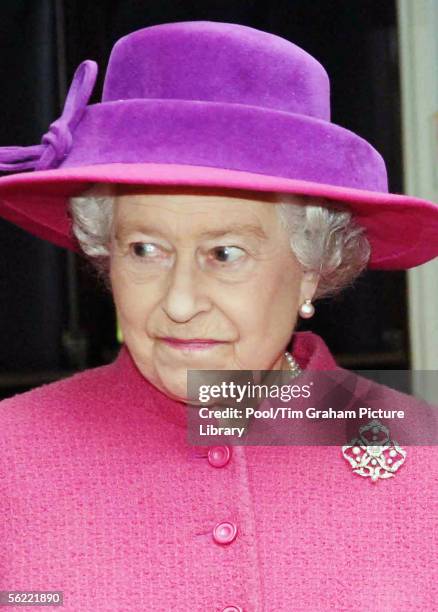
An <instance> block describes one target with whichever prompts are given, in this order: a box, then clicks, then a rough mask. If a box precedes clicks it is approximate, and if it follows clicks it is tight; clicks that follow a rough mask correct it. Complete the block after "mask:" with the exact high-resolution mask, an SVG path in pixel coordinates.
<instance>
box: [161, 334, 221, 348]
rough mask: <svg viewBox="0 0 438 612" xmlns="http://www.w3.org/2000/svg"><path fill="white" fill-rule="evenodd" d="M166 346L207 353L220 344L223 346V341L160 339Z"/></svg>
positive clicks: (208, 339) (209, 339)
mask: <svg viewBox="0 0 438 612" xmlns="http://www.w3.org/2000/svg"><path fill="white" fill-rule="evenodd" d="M159 340H160V341H161V342H163V343H164V344H165V345H166V346H168V347H169V348H172V349H176V350H179V351H187V350H188V351H206V350H209V349H212V348H214V347H216V346H219V345H220V344H223V342H222V341H221V340H213V339H211V338H188V339H184V340H183V339H180V338H169V337H166V338H159Z"/></svg>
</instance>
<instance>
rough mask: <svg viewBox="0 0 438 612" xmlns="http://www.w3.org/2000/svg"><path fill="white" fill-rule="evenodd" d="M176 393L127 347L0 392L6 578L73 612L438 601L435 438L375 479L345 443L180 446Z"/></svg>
mask: <svg viewBox="0 0 438 612" xmlns="http://www.w3.org/2000/svg"><path fill="white" fill-rule="evenodd" d="M293 342H294V344H293V353H294V355H295V357H296V359H297V361H298V362H299V363H300V365H301V366H302V367H308V368H314V369H328V368H332V367H335V363H334V361H333V358H332V356H331V355H330V353H329V351H328V348H327V347H326V345H325V344H324V342H323V341H322V340H321V338H319V337H318V336H316V335H314V334H312V333H310V332H301V333H297V334H295V335H294V341H293ZM182 406H183V405H182V404H179V403H178V402H174V401H173V400H170V399H169V398H167V397H166V396H165V395H163V394H162V393H160V392H159V391H158V390H156V389H155V388H154V387H153V386H152V385H151V384H150V383H149V382H148V381H146V380H145V379H144V378H143V377H142V375H141V374H140V372H139V371H138V369H137V368H136V366H135V364H134V362H133V361H132V359H131V356H130V354H129V352H128V350H127V349H126V347H125V346H122V348H121V350H120V353H119V355H118V357H117V358H116V360H115V361H114V362H113V363H112V364H110V365H106V366H102V367H98V368H93V369H89V370H86V371H84V372H81V373H78V374H76V375H74V376H72V377H70V378H68V379H65V380H62V381H59V382H56V383H51V384H48V385H44V386H42V387H40V388H37V389H34V390H32V391H30V392H27V393H24V394H20V395H16V396H15V397H13V398H10V399H7V400H4V401H2V402H1V403H0V590H9V591H12V590H14V591H19V590H24V591H26V590H27V591H29V590H33V591H38V590H40V591H45V590H62V591H63V595H64V606H63V608H60V609H62V610H64V611H65V612H67V611H68V612H91V611H102V612H103V611H108V612H109V611H111V612H114V611H119V610H120V611H123V612H127V611H129V612H131V611H137V610H141V611H143V610H144V611H152V610H153V611H154V612H168V611H170V610H175V611H178V612H179V611H180V612H224V611H227V612H236V611H240V610H243V611H245V612H262V611H263V612H283V611H284V612H291V611H294V610H299V611H303V610H305V611H309V612H316V611H319V610H321V611H326V610H336V611H344V610H345V611H348V612H355V611H357V612H359V611H362V610H367V609H369V610H373V611H376V612H383V611H388V612H395V611H397V612H411V611H413V610H437V609H438V580H437V579H438V568H437V563H438V561H437V559H438V546H437V540H438V487H437V484H438V448H437V447H432V446H422V447H420V446H417V447H414V446H412V447H409V448H408V456H407V458H406V461H405V464H404V465H403V466H402V467H401V468H400V470H399V471H398V472H397V473H396V474H395V476H394V477H393V478H389V479H387V480H382V481H379V482H377V483H371V482H370V479H369V478H363V477H361V476H358V475H357V474H354V473H353V471H352V469H351V466H350V465H349V464H348V462H347V461H346V460H345V459H344V457H343V456H342V453H341V449H340V447H337V446H323V447H313V446H312V447H311V446H308V447H304V446H300V447H299V446H274V447H269V446H232V447H223V448H222V449H221V448H219V450H217V451H216V453H209V452H208V451H209V448H208V447H201V446H196V447H195V446H190V445H189V444H188V443H187V439H186V432H185V427H184V418H183V415H182ZM228 451H229V452H228ZM217 525H219V527H217ZM2 609H4V610H9V609H10V610H16V609H17V608H15V607H10V606H5V607H4V608H2ZM20 609H21V608H20ZM24 609H25V610H28V609H29V610H30V609H31V608H28V607H24ZM32 609H35V608H32ZM37 609H41V608H37ZM42 609H47V610H49V609H50V610H52V609H56V608H52V607H50V608H49V607H43V608H42Z"/></svg>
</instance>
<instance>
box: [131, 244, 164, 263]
mask: <svg viewBox="0 0 438 612" xmlns="http://www.w3.org/2000/svg"><path fill="white" fill-rule="evenodd" d="M130 246H131V250H132V252H133V254H134V257H135V258H136V259H147V260H157V259H162V258H163V257H165V252H164V249H163V248H162V247H161V246H160V245H158V244H154V243H153V242H134V243H133V244H131V245H130Z"/></svg>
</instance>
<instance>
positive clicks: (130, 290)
mask: <svg viewBox="0 0 438 612" xmlns="http://www.w3.org/2000/svg"><path fill="white" fill-rule="evenodd" d="M111 280H112V288H113V300H114V304H115V306H116V310H117V315H118V318H119V322H120V324H121V326H122V327H123V326H126V325H129V326H130V327H142V328H143V329H145V324H146V322H147V320H148V317H149V314H150V312H151V310H152V309H153V303H152V300H151V298H152V297H153V295H154V294H155V292H154V290H153V289H152V288H151V287H145V285H144V283H143V284H142V283H133V282H131V281H130V280H129V279H128V278H127V277H126V275H124V274H123V272H122V271H119V270H118V269H113V270H112V271H111Z"/></svg>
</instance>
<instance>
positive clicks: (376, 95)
mask: <svg viewBox="0 0 438 612" xmlns="http://www.w3.org/2000/svg"><path fill="white" fill-rule="evenodd" d="M201 19H202V20H211V21H228V22H235V23H241V24H243V25H247V26H251V27H255V28H258V29H261V30H266V31H268V32H271V33H274V34H278V35H280V36H283V37H284V38H287V39H289V40H291V41H293V42H294V43H296V44H298V45H299V46H301V47H303V48H304V49H305V50H306V51H308V52H309V53H310V54H312V55H313V56H314V57H316V59H318V60H319V61H320V62H321V63H322V64H323V65H324V66H325V68H326V69H327V71H328V74H329V76H330V80H331V101H332V120H333V121H334V122H335V123H338V124H339V125H342V126H343V127H346V128H348V129H350V130H353V131H354V132H356V133H358V134H359V135H361V136H362V137H364V138H365V139H367V140H368V141H369V142H370V143H371V144H372V145H373V146H374V147H376V149H377V150H378V151H380V153H381V154H382V155H383V157H384V158H385V160H386V162H387V167H388V174H389V179H390V180H389V184H390V190H391V191H394V192H401V191H402V170H401V145H400V140H401V139H400V131H401V127H400V90H399V75H398V70H399V68H398V49H397V29H396V14H395V2H393V1H390V0H385V2H380V1H379V0H355V2H351V0H331V1H330V2H327V0H313V1H312V2H309V0H280V1H277V2H267V1H258V2H238V1H235V2H224V1H222V2H220V3H219V2H218V3H215V2H191V3H188V2H187V3H183V2H175V1H174V0H173V1H171V2H169V1H161V2H160V3H158V2H147V1H142V0H136V1H132V0H131V1H129V0H124V1H123V2H122V1H114V2H98V1H95V2H90V1H89V0H88V1H87V2H85V1H82V0H77V1H73V0H72V1H65V2H62V1H61V0H2V3H1V5H0V36H1V38H0V40H1V55H0V83H1V88H0V104H1V112H2V122H1V130H0V146H2V145H31V144H38V143H39V142H40V140H41V137H42V135H43V134H44V133H45V132H46V131H47V128H48V126H49V124H50V123H51V122H52V121H53V120H55V119H56V118H57V117H58V116H59V115H60V112H61V109H62V106H63V102H64V97H65V93H66V90H67V88H68V85H69V84H70V82H71V79H72V76H73V73H74V71H75V69H76V68H77V66H78V65H79V63H80V62H81V61H83V60H84V59H94V60H96V61H97V62H98V64H99V77H98V82H97V84H96V87H95V90H94V93H93V97H92V98H91V100H90V103H95V102H99V101H100V96H101V91H102V85H103V79H104V75H105V71H106V65H107V62H108V58H109V55H110V52H111V48H112V46H113V45H114V43H115V42H116V40H117V39H119V38H120V37H121V36H123V35H125V34H128V33H129V32H132V31H134V30H137V29H140V28H143V27H147V26H150V25H155V24H158V23H165V22H172V21H189V20H201ZM115 329H116V322H115V315H114V307H113V303H112V299H111V296H110V295H108V294H107V293H106V292H105V290H104V288H103V286H102V284H101V283H98V282H97V281H96V277H95V275H94V274H93V272H92V270H91V269H90V268H89V266H88V265H87V264H85V262H84V260H83V259H82V258H80V257H78V256H77V255H73V254H71V253H67V252H66V251H65V250H64V249H61V248H58V247H55V246H53V245H51V244H49V243H45V242H44V241H42V240H40V239H38V238H35V237H33V236H30V235H28V234H26V233H25V232H24V231H22V230H21V229H19V228H16V227H15V226H13V225H12V224H10V223H9V222H7V221H5V220H2V219H0V338H1V341H0V397H6V396H8V395H13V394H14V393H16V392H19V391H23V390H25V389H28V388H31V387H34V386H36V385H39V384H43V383H45V382H49V381H50V380H54V379H56V378H60V377H62V376H66V375H68V374H69V373H71V372H72V371H75V370H79V369H83V368H86V367H94V366H98V365H100V364H103V363H107V362H109V361H111V360H112V359H113V358H114V356H115V354H116V352H117V350H118V343H117V339H116V335H115ZM300 329H312V330H313V331H315V332H317V333H319V334H320V335H322V336H323V337H324V339H325V341H326V342H327V344H328V345H329V347H330V348H331V349H332V351H333V352H334V353H335V355H336V356H337V358H338V361H339V363H340V364H341V365H344V366H346V367H352V368H369V369H379V368H393V369H394V368H400V369H407V368H409V365H410V364H409V338H408V332H407V316H406V279H405V273H404V272H378V271H373V272H367V273H365V274H364V275H363V276H362V277H360V278H359V279H358V280H357V282H356V284H355V286H354V288H352V289H348V290H346V291H344V293H342V294H341V295H340V296H338V297H336V298H331V299H330V300H322V301H319V302H317V303H316V315H315V316H314V318H313V319H311V320H310V321H308V322H301V323H300Z"/></svg>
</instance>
